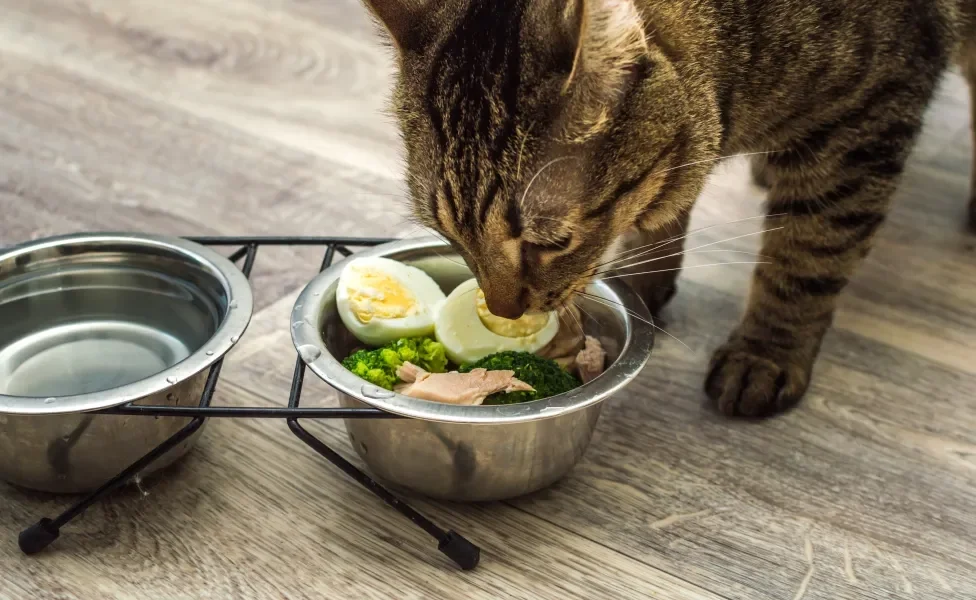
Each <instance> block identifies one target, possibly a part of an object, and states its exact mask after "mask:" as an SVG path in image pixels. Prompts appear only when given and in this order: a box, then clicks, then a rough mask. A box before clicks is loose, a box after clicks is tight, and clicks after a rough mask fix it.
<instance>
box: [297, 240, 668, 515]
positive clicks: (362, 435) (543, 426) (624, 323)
mask: <svg viewBox="0 0 976 600" xmlns="http://www.w3.org/2000/svg"><path fill="white" fill-rule="evenodd" d="M356 256H382V257H386V258H390V259H394V260H399V261H402V262H404V263H407V264H409V265H413V266H415V267H418V268H420V269H423V270H424V271H426V272H427V273H428V274H429V275H431V276H432V277H433V278H434V280H436V281H437V282H438V283H439V284H440V286H441V288H442V289H443V291H444V292H445V293H450V291H451V290H452V289H454V288H455V287H456V286H457V285H458V284H459V283H461V282H462V281H465V280H467V279H470V278H471V277H472V274H471V271H470V270H469V269H468V268H467V267H464V266H461V265H463V260H462V259H461V258H460V257H459V256H457V255H456V254H455V253H454V252H453V251H452V250H451V249H450V247H449V246H447V245H446V244H444V243H443V242H441V241H440V240H437V239H434V238H425V239H412V240H403V241H398V242H393V243H390V244H385V245H382V246H378V247H376V248H373V249H370V250H366V251H363V252H360V253H357V254H356ZM344 267H345V264H344V263H343V262H340V263H337V264H336V265H334V266H333V267H331V268H329V269H327V270H326V271H324V272H322V274H320V275H319V276H318V277H317V278H316V279H314V280H313V281H312V282H311V283H309V285H308V286H307V287H306V288H305V290H304V291H303V292H302V294H301V295H300V296H299V298H298V300H297V301H296V303H295V308H294V311H293V314H292V323H295V327H294V328H293V329H292V338H293V341H294V343H295V346H296V347H297V349H298V352H299V354H300V355H301V356H302V358H303V359H304V360H305V362H306V363H307V364H308V366H309V368H310V369H311V370H312V371H313V372H314V373H315V374H317V375H318V376H319V377H321V378H322V379H323V380H324V381H325V382H326V383H328V384H329V385H331V386H332V387H334V388H336V389H337V390H338V391H339V392H340V398H341V402H342V404H343V405H344V406H347V407H361V406H373V407H376V408H379V409H382V410H385V411H389V412H393V413H397V414H400V415H404V416H408V417H413V418H411V419H349V420H347V421H346V428H347V430H348V432H349V439H350V441H351V442H352V445H353V447H354V448H355V449H356V451H357V452H358V453H359V455H360V456H361V457H362V459H363V460H364V461H365V462H366V464H367V465H368V467H369V469H370V470H371V471H372V472H373V473H374V474H375V475H376V476H377V477H379V478H380V479H382V480H384V481H386V482H388V483H390V484H391V485H394V486H396V487H400V488H403V489H406V490H409V491H413V492H416V493H420V494H423V495H426V496H429V497H433V498H439V499H444V500H456V501H489V500H501V499H505V498H511V497H515V496H520V495H523V494H527V493H529V492H533V491H536V490H539V489H541V488H544V487H546V486H548V485H550V484H552V483H554V482H555V481H557V480H558V479H560V478H561V477H563V476H564V475H565V474H566V473H567V472H568V471H569V470H570V469H572V467H573V466H574V465H575V464H576V463H577V462H578V461H579V459H580V458H581V457H582V456H583V453H584V452H585V450H586V448H587V446H588V445H589V443H590V438H591V437H592V435H593V430H594V427H595V426H596V423H597V419H598V418H599V416H600V411H601V409H602V408H603V403H604V401H605V400H607V399H608V398H610V396H611V395H613V394H614V393H616V392H618V391H620V390H621V389H623V388H624V386H626V385H627V384H628V383H630V381H632V380H633V379H634V377H636V376H637V374H638V373H639V372H640V371H641V369H642V368H643V366H644V364H645V363H646V362H647V359H648V357H649V356H650V352H651V348H652V347H653V344H654V330H653V328H652V327H651V325H650V324H649V323H650V321H651V316H650V314H649V313H648V311H647V307H646V306H645V305H644V303H643V302H642V301H641V300H640V298H638V296H637V295H636V294H635V293H634V292H633V290H631V288H630V287H629V286H627V285H626V284H624V283H622V282H621V281H620V280H619V279H617V280H610V281H601V282H597V283H593V284H591V285H590V286H589V289H588V290H587V292H588V293H589V294H593V295H595V296H597V297H600V298H602V299H603V301H595V300H585V301H584V302H583V303H582V307H583V309H584V311H585V315H584V317H585V319H584V323H583V327H584V329H585V330H586V332H587V333H588V334H590V335H593V336H595V337H597V338H599V339H600V341H601V342H602V343H603V345H604V347H605V348H606V350H607V353H608V359H607V360H608V368H607V370H606V371H605V372H604V373H603V374H602V375H601V376H600V377H598V378H596V379H595V380H593V381H591V382H590V383H589V384H587V385H585V386H582V387H580V388H577V389H575V390H572V391H570V392H567V393H565V394H560V395H558V396H553V397H551V398H544V399H541V400H537V401H534V402H528V403H524V404H515V405H507V406H456V405H452V404H442V403H437V402H428V401H426V400H418V399H416V398H409V397H407V396H402V395H400V394H395V393H393V392H388V391H387V390H383V389H380V388H376V387H374V386H372V385H370V384H368V383H366V382H364V381H363V380H362V379H360V378H359V377H357V376H356V375H354V374H353V373H351V372H349V371H348V370H346V369H345V368H343V366H342V365H341V364H340V361H341V360H342V359H343V358H344V357H346V356H348V355H349V353H350V352H351V351H352V350H353V349H354V348H356V347H361V346H362V344H361V343H360V342H359V341H358V340H356V338H355V337H353V336H352V334H350V333H349V331H348V330H347V329H346V328H345V326H344V325H343V324H342V321H341V320H340V319H339V316H338V314H337V312H336V302H335V295H336V287H337V282H338V279H339V275H340V273H341V272H342V270H343V268H344ZM628 311H632V312H633V313H635V314H637V315H638V316H639V317H641V319H644V320H646V322H643V321H641V320H639V319H635V318H633V317H632V316H631V315H630V314H628Z"/></svg>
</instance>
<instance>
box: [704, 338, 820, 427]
mask: <svg viewBox="0 0 976 600" xmlns="http://www.w3.org/2000/svg"><path fill="white" fill-rule="evenodd" d="M812 365H813V357H812V356H811V353H810V352H808V351H804V349H796V350H792V351H790V350H782V349H779V348H775V347H773V346H768V347H767V346H763V345H761V344H757V343H756V342H755V341H746V340H745V339H743V338H742V337H741V335H739V334H734V335H733V336H732V337H731V338H730V339H729V341H728V342H726V343H725V344H724V345H723V346H722V347H720V348H719V349H718V350H716V352H715V354H714V355H713V356H712V361H711V365H710V368H709V373H708V377H707V378H706V380H705V391H706V392H707V393H708V396H709V397H710V398H711V399H712V400H713V401H714V402H715V403H716V405H717V407H718V409H719V410H720V411H721V412H723V413H724V414H725V415H727V416H730V417H733V416H741V417H751V418H761V417H769V416H772V415H774V414H776V413H779V412H782V411H784V410H786V409H788V408H790V407H792V406H793V405H795V404H796V403H797V402H799V400H800V398H802V397H803V394H804V392H806V389H807V385H808V384H809V382H810V370H811V367H812Z"/></svg>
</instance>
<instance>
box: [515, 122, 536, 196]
mask: <svg viewBox="0 0 976 600" xmlns="http://www.w3.org/2000/svg"><path fill="white" fill-rule="evenodd" d="M533 127H535V121H532V122H531V123H529V128H528V129H526V130H525V135H524V136H522V144H521V145H520V146H519V153H518V159H517V160H516V161H515V180H516V181H520V180H521V177H522V155H523V154H524V153H525V143H526V142H528V141H529V133H531V132H532V128H533Z"/></svg>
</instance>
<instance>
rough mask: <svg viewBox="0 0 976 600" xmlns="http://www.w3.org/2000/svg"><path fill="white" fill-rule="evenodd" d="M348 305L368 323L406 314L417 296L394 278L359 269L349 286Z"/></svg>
mask: <svg viewBox="0 0 976 600" xmlns="http://www.w3.org/2000/svg"><path fill="white" fill-rule="evenodd" d="M349 307H350V308H351V309H352V312H353V314H354V315H356V318H357V319H359V321H360V322H361V323H369V322H370V321H372V320H373V319H402V318H404V317H407V316H410V315H412V314H414V313H416V312H417V299H416V297H414V295H413V293H411V292H410V290H408V289H407V288H405V287H403V285H402V284H401V283H400V282H399V281H398V280H397V279H396V278H394V277H391V276H390V275H387V274H386V273H383V272H381V271H371V270H365V269H361V270H358V277H357V281H356V287H351V286H350V288H349Z"/></svg>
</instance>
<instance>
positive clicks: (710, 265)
mask: <svg viewBox="0 0 976 600" xmlns="http://www.w3.org/2000/svg"><path fill="white" fill-rule="evenodd" d="M768 264H769V261H758V262H757V261H754V260H747V261H741V262H740V261H733V262H720V263H709V264H707V265H692V266H690V267H675V268H673V269H657V270H655V271H642V272H640V273H623V274H620V275H611V276H609V277H601V278H600V279H597V280H596V281H607V280H608V279H620V278H621V277H636V276H638V275H651V274H653V273H668V272H670V271H683V270H686V269H701V268H704V267H721V266H723V265H768Z"/></svg>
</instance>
